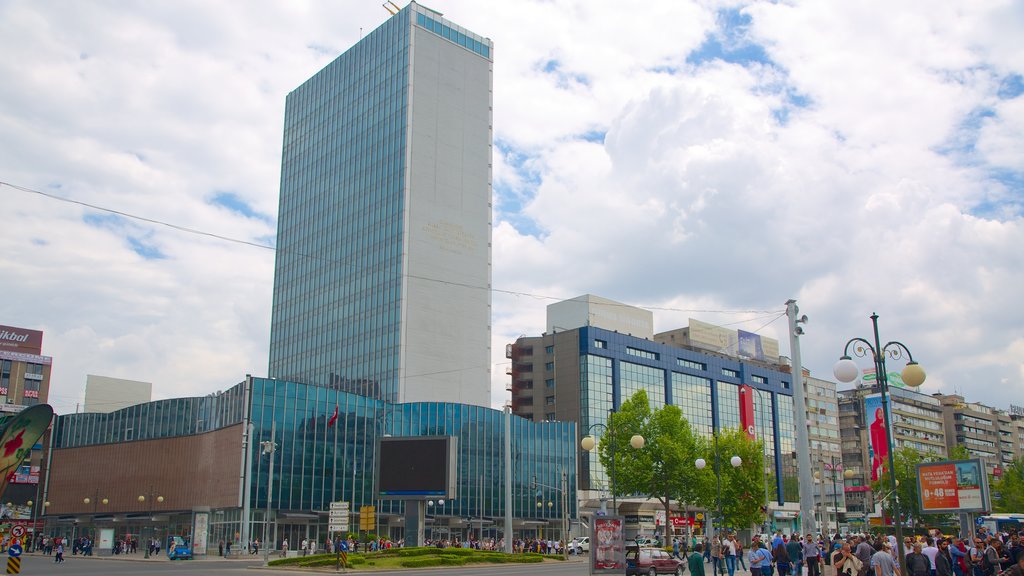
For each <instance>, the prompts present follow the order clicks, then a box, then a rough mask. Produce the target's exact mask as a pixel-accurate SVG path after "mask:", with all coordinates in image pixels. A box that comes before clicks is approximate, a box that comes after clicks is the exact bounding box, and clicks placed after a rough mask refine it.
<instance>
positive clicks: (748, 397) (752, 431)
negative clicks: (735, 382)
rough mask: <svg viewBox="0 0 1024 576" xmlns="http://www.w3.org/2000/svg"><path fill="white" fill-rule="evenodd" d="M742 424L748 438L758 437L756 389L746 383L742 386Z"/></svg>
mask: <svg viewBox="0 0 1024 576" xmlns="http://www.w3.org/2000/svg"><path fill="white" fill-rule="evenodd" d="M740 426H741V427H743V431H744V432H746V434H747V439H748V440H754V439H756V438H757V428H755V427H754V389H753V388H751V387H750V386H747V385H746V384H744V385H743V386H740Z"/></svg>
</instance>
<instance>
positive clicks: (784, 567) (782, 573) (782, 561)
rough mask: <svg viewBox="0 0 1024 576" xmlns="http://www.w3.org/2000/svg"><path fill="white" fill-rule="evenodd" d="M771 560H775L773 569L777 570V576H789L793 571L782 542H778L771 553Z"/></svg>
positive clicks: (787, 552)
mask: <svg viewBox="0 0 1024 576" xmlns="http://www.w3.org/2000/svg"><path fill="white" fill-rule="evenodd" d="M773 542H774V540H773ZM772 559H773V560H775V569H776V570H778V572H779V576H789V575H790V573H791V571H792V570H793V562H792V560H790V558H789V551H788V550H787V549H786V544H785V543H784V542H779V544H778V545H777V546H776V547H775V549H774V550H773V551H772Z"/></svg>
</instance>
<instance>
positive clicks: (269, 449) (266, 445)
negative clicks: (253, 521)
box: [260, 421, 277, 566]
mask: <svg viewBox="0 0 1024 576" xmlns="http://www.w3.org/2000/svg"><path fill="white" fill-rule="evenodd" d="M276 434H277V422H276V421H274V422H271V423H270V441H269V442H267V441H264V442H260V446H261V447H262V448H263V453H264V454H269V455H270V475H269V476H268V477H267V509H266V512H265V513H264V516H263V565H264V566H267V565H268V564H269V563H270V540H269V538H270V536H269V534H270V500H271V498H273V494H274V493H273V491H272V490H271V486H272V485H273V484H274V452H276V451H277V442H274V436H275V435H276Z"/></svg>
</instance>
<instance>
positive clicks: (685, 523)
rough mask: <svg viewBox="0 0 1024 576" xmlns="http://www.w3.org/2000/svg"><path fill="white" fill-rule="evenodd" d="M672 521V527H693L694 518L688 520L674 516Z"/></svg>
mask: <svg viewBox="0 0 1024 576" xmlns="http://www.w3.org/2000/svg"><path fill="white" fill-rule="evenodd" d="M671 520H672V526H674V527H676V528H680V527H684V526H693V518H687V517H685V516H673V517H672V519H671Z"/></svg>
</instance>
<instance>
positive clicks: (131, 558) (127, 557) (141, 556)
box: [23, 550, 280, 563]
mask: <svg viewBox="0 0 1024 576" xmlns="http://www.w3.org/2000/svg"><path fill="white" fill-rule="evenodd" d="M23 556H39V557H49V558H53V556H54V555H53V554H49V555H46V554H43V553H42V552H25V553H24V554H23ZM279 557H280V556H276V555H274V554H273V553H271V555H270V559H271V560H273V559H274V558H279ZM72 558H74V559H82V560H118V561H122V562H172V560H171V559H170V558H168V557H167V554H166V553H165V552H164V551H163V550H161V551H160V553H159V554H154V555H152V556H150V557H149V558H146V553H145V552H136V553H135V554H109V553H107V554H99V553H96V552H94V553H93V554H92V555H91V556H84V555H82V554H74V555H72V554H70V553H67V552H65V553H64V559H65V560H71V559H72ZM245 560H247V561H249V562H261V563H262V562H263V553H262V552H260V554H259V555H258V556H256V555H250V554H235V553H233V552H232V554H231V556H229V557H221V556H218V555H217V551H216V550H214V551H213V554H212V555H210V554H206V555H201V556H200V555H196V556H194V557H193V558H192V559H191V560H173V562H237V561H245Z"/></svg>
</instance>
